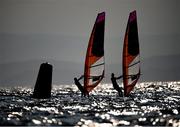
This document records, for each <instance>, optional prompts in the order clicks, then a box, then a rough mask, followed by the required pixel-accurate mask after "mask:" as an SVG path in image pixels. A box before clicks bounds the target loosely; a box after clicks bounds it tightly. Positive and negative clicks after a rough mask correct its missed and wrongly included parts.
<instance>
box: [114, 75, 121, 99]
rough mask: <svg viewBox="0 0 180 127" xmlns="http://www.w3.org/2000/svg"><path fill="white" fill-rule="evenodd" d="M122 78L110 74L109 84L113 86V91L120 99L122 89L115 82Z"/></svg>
mask: <svg viewBox="0 0 180 127" xmlns="http://www.w3.org/2000/svg"><path fill="white" fill-rule="evenodd" d="M122 77H123V76H122V75H121V76H119V77H115V76H114V73H112V74H111V82H112V84H113V87H114V89H115V90H117V91H118V93H119V96H120V97H121V96H123V92H122V88H120V87H119V85H118V84H117V82H116V80H117V79H121V78H122Z"/></svg>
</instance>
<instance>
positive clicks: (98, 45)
mask: <svg viewBox="0 0 180 127" xmlns="http://www.w3.org/2000/svg"><path fill="white" fill-rule="evenodd" d="M95 25H96V26H95V32H94V39H93V41H94V42H93V45H92V54H93V55H94V56H97V57H101V56H104V25H105V20H100V21H99V22H97V23H96V24H95Z"/></svg>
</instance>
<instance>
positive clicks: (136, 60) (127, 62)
mask: <svg viewBox="0 0 180 127" xmlns="http://www.w3.org/2000/svg"><path fill="white" fill-rule="evenodd" d="M122 69H123V84H124V95H125V96H128V95H129V93H130V92H131V91H132V90H133V88H134V86H135V85H136V83H137V81H138V79H139V77H140V52H139V39H138V27H137V16H136V11H133V12H131V13H130V15H129V19H128V24H127V28H126V33H125V38H124V46H123V66H122Z"/></svg>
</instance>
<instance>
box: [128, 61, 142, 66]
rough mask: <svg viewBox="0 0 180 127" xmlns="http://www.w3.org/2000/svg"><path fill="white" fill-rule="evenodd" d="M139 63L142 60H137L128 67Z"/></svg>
mask: <svg viewBox="0 0 180 127" xmlns="http://www.w3.org/2000/svg"><path fill="white" fill-rule="evenodd" d="M138 63H140V61H137V62H135V63H133V64H131V65H129V66H128V67H132V66H134V65H136V64H138Z"/></svg>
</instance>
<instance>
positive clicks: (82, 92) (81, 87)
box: [74, 75, 89, 97]
mask: <svg viewBox="0 0 180 127" xmlns="http://www.w3.org/2000/svg"><path fill="white" fill-rule="evenodd" d="M82 78H84V76H83V75H82V76H81V77H80V78H78V79H77V78H74V83H75V85H76V86H77V87H78V89H79V90H80V91H81V96H84V97H85V96H86V95H88V96H89V94H88V92H87V91H86V90H85V89H84V87H83V86H82V85H81V83H80V82H79V81H80V80H81V79H82Z"/></svg>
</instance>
